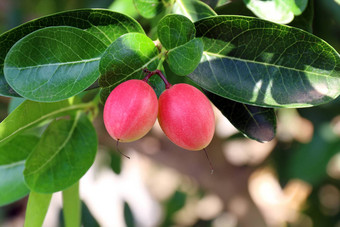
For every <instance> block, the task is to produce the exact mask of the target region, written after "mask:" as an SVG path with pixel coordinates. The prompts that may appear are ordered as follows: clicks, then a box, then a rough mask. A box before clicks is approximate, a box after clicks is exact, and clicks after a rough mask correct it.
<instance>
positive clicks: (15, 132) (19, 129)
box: [0, 103, 92, 144]
mask: <svg viewBox="0 0 340 227" xmlns="http://www.w3.org/2000/svg"><path fill="white" fill-rule="evenodd" d="M91 105H92V103H85V104H79V105H71V106H69V107H66V108H63V109H59V110H57V111H53V112H50V113H48V114H46V115H43V116H41V117H40V118H38V119H36V120H35V121H31V122H30V123H29V124H26V125H24V126H23V127H20V128H18V129H17V130H15V131H14V132H13V133H11V134H10V135H8V136H6V137H5V138H3V139H2V140H0V144H1V143H2V142H4V141H5V140H8V139H10V138H11V137H12V136H14V135H15V134H17V133H19V132H20V131H22V130H24V129H26V128H28V127H30V126H32V125H34V124H36V123H38V122H40V121H43V120H45V119H48V118H49V117H52V116H53V115H56V114H59V113H62V112H67V111H70V110H76V109H83V108H86V107H89V106H91Z"/></svg>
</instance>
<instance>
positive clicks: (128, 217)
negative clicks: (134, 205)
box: [124, 201, 136, 227]
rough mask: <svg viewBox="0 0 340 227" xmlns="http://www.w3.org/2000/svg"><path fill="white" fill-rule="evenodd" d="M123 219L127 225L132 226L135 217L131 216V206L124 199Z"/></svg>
mask: <svg viewBox="0 0 340 227" xmlns="http://www.w3.org/2000/svg"><path fill="white" fill-rule="evenodd" d="M124 220H125V224H126V226H127V227H134V226H136V224H135V222H136V221H135V218H134V216H133V213H132V211H131V208H130V206H129V204H128V203H127V202H125V201H124Z"/></svg>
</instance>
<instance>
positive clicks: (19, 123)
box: [0, 99, 93, 145]
mask: <svg viewBox="0 0 340 227" xmlns="http://www.w3.org/2000/svg"><path fill="white" fill-rule="evenodd" d="M91 107H93V103H75V102H74V101H73V99H69V100H64V101H60V102H55V103H39V102H33V101H29V100H26V101H24V102H23V103H22V104H21V105H20V106H18V107H17V108H16V109H15V110H14V111H13V112H12V113H11V114H10V115H8V116H7V117H6V118H5V119H4V120H3V121H2V122H1V123H0V144H1V145H3V144H5V143H7V142H9V141H10V140H11V139H13V138H15V136H17V135H19V134H20V133H22V132H24V131H25V130H26V129H29V128H31V127H33V126H36V125H37V124H38V123H40V122H43V121H45V120H48V119H51V118H56V117H60V116H65V115H68V114H70V113H72V112H75V111H77V110H88V109H90V108H91Z"/></svg>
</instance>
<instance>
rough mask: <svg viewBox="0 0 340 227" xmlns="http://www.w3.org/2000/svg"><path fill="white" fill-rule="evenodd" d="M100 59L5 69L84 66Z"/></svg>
mask: <svg viewBox="0 0 340 227" xmlns="http://www.w3.org/2000/svg"><path fill="white" fill-rule="evenodd" d="M99 60H100V57H97V58H91V59H86V60H80V61H69V62H58V63H48V64H44V65H32V66H25V67H8V66H7V67H6V68H7V69H17V70H26V69H33V68H40V67H50V66H62V65H75V64H84V63H85V64H86V63H89V62H94V61H99Z"/></svg>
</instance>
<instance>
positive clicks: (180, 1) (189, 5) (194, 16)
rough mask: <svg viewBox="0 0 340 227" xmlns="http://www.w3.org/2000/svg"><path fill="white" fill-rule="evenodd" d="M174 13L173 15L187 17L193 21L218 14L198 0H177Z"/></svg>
mask: <svg viewBox="0 0 340 227" xmlns="http://www.w3.org/2000/svg"><path fill="white" fill-rule="evenodd" d="M172 11H173V13H176V14H181V15H184V16H186V17H187V18H189V19H190V20H191V21H197V20H200V19H202V18H205V17H210V16H216V13H215V12H214V11H213V10H212V9H211V8H210V6H208V5H207V4H205V3H203V2H201V1H198V0H176V2H175V4H174V6H173V9H172Z"/></svg>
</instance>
